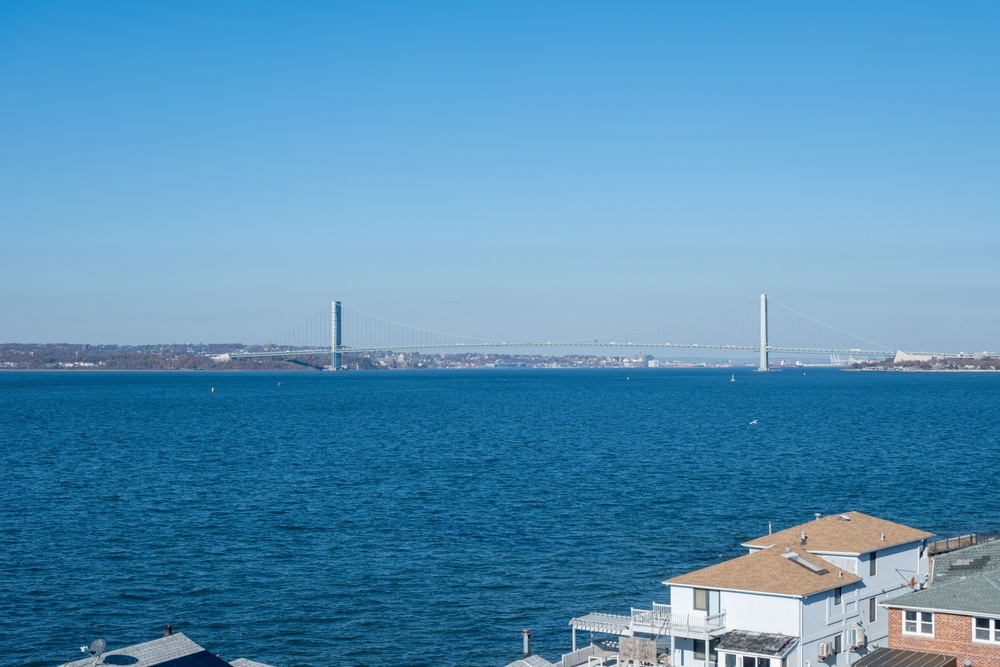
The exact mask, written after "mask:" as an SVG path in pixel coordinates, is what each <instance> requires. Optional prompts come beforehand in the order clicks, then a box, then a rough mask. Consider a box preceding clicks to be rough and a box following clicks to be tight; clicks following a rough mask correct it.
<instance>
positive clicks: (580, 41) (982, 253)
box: [0, 1, 1000, 351]
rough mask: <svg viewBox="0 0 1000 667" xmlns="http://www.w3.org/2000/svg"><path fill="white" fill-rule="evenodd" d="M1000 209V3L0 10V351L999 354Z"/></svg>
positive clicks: (42, 6) (12, 5) (102, 5)
mask: <svg viewBox="0 0 1000 667" xmlns="http://www.w3.org/2000/svg"><path fill="white" fill-rule="evenodd" d="M998 214H1000V3H996V2H961V3H951V2H940V3H925V2H912V1H908V2H899V3H892V2H880V3H869V2H856V3H850V2H845V3H840V2H838V3H801V2H796V3H778V2H773V3H746V2H730V3H725V2H718V3H704V2H697V3H696V2H648V3H646V2H604V3H592V2H583V1H574V2H565V3H560V2H550V3H546V2H495V3H494V2H465V3H439V2H398V3H396V2H351V3H335V2H316V3H309V2H270V3H253V2H246V1H242V2H232V3H227V2H207V3H206V2H161V3H149V2H99V3H80V2H66V3H60V2H18V1H10V2H4V3H2V4H0V229H2V243H3V251H2V260H0V342H81V343H82V342H86V343H152V342H224V341H242V342H248V343H249V342H254V341H257V340H261V339H263V338H265V337H267V336H268V335H269V334H271V333H274V332H277V331H280V330H282V329H284V328H286V327H287V326H289V325H291V324H294V323H295V322H298V321H300V320H302V319H304V318H306V317H308V316H309V315H312V314H313V313H316V312H318V311H320V310H321V309H323V308H324V307H326V306H328V305H329V302H330V301H331V300H332V299H339V300H341V301H342V302H343V303H344V305H345V306H349V307H351V308H354V309H357V310H362V311H365V312H368V313H373V314H377V315H381V316H385V317H387V318H389V319H392V320H396V321H400V322H406V323H408V324H413V325H415V326H420V327H423V328H427V329H432V330H435V331H446V332H450V333H456V334H464V335H470V336H484V337H497V338H505V339H520V340H524V339H536V340H537V339H543V340H560V339H566V338H581V337H587V336H591V335H593V336H597V335H605V334H607V333H609V332H612V333H613V332H615V331H635V330H639V329H644V328H651V327H656V326H661V325H667V324H671V323H676V322H681V321H685V320H688V319H691V318H693V317H697V316H701V315H706V314H710V313H714V312H717V311H720V310H724V309H726V308H728V307H731V306H734V305H739V304H742V303H746V302H748V301H751V300H753V299H755V298H756V297H757V295H759V294H760V293H761V292H767V293H768V294H769V296H771V297H772V298H774V299H775V300H777V301H779V302H781V303H782V304H785V305H788V306H791V307H793V308H795V309H796V310H798V311H800V312H803V313H806V314H808V315H810V316H812V317H815V318H816V319H818V320H821V321H823V322H827V323H830V324H833V325H836V326H837V327H839V328H841V329H844V330H846V331H849V332H851V333H854V334H857V335H859V336H862V337H864V338H867V339H871V340H875V341H877V342H881V343H884V344H886V345H891V346H898V347H902V348H904V349H911V350H944V351H958V350H965V351H969V350H984V349H990V350H997V349H1000V215H998Z"/></svg>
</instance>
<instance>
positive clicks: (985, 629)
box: [972, 618, 1000, 644]
mask: <svg viewBox="0 0 1000 667" xmlns="http://www.w3.org/2000/svg"><path fill="white" fill-rule="evenodd" d="M972 638H973V639H974V640H975V641H977V642H992V643H994V644H998V643H1000V618H976V619H973V631H972Z"/></svg>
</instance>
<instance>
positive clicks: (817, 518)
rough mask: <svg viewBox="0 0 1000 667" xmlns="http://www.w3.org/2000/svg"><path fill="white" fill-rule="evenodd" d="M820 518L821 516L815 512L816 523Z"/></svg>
mask: <svg viewBox="0 0 1000 667" xmlns="http://www.w3.org/2000/svg"><path fill="white" fill-rule="evenodd" d="M821 516H823V515H822V514H820V513H819V512H816V520H817V521H819V518H820V517H821Z"/></svg>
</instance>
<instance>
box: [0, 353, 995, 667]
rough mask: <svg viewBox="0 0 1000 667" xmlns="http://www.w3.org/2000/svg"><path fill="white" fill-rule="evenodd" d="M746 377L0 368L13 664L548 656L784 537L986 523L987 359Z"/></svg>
mask: <svg viewBox="0 0 1000 667" xmlns="http://www.w3.org/2000/svg"><path fill="white" fill-rule="evenodd" d="M731 374H732V369H637V370H623V369H616V370H526V369H525V370H521V369H518V370H499V369H498V370H465V371H403V372H367V373H350V372H345V373H307V372H299V373H225V374H222V373H219V374H215V373H197V372H193V373H183V372H175V373H97V372H94V373H90V372H44V373H20V372H9V373H0V664H3V665H8V664H9V665H29V666H32V667H42V666H53V665H58V664H61V663H62V662H65V661H68V660H73V659H77V658H79V657H80V653H79V649H78V647H79V646H80V645H82V644H86V643H89V642H90V641H91V640H92V639H93V638H95V637H98V636H101V637H104V638H105V639H107V641H108V645H109V648H111V649H113V648H116V647H121V646H124V645H128V644H133V643H137V642H142V641H147V640H150V639H154V638H156V637H158V636H160V635H161V634H162V629H163V626H164V625H166V624H168V623H169V624H172V625H173V627H174V629H175V631H182V632H185V633H186V634H187V635H188V636H189V637H190V638H191V639H193V640H194V641H196V642H198V643H199V644H201V645H202V646H204V647H206V648H208V649H209V650H211V651H213V652H215V653H218V654H220V655H221V656H222V657H223V658H224V659H226V660H233V659H235V658H237V657H248V658H252V659H255V660H259V661H262V662H265V663H268V664H273V665H276V666H277V667H297V666H304V665H311V666H317V667H318V666H321V665H358V666H361V665H372V666H374V665H402V666H405V665H414V666H421V665H435V666H438V665H440V666H442V667H457V666H460V665H482V666H484V667H498V666H501V665H505V664H507V663H508V662H510V661H512V660H514V659H516V658H518V657H520V651H521V638H520V630H521V629H523V628H530V629H531V630H532V639H533V647H534V649H535V652H537V653H539V654H541V655H542V656H543V657H547V658H549V659H551V660H557V659H558V658H559V655H560V654H561V653H563V652H568V651H569V647H570V646H569V645H570V630H569V626H568V621H569V619H570V618H572V617H573V616H577V615H582V614H585V613H588V612H591V611H605V612H611V613H623V614H624V613H628V610H629V608H630V607H646V608H648V607H649V605H650V603H651V602H653V601H656V602H668V601H669V600H667V597H666V594H665V593H666V591H665V587H664V586H663V585H662V584H661V583H660V582H661V581H662V580H664V579H666V578H668V577H672V576H676V575H679V574H681V573H684V572H687V571H690V570H692V569H695V568H699V567H704V566H707V565H711V564H713V563H716V562H718V561H720V560H721V559H723V558H728V557H732V556H736V555H739V554H740V553H742V552H743V550H742V549H741V548H740V547H739V544H740V542H741V541H745V540H748V539H752V538H754V537H758V536H760V535H763V534H766V533H767V531H768V526H769V525H772V526H773V527H774V529H775V530H778V529H782V528H786V527H788V526H791V525H794V524H797V523H801V522H805V521H808V520H810V519H812V518H813V515H814V513H816V512H820V513H823V514H828V513H834V512H843V511H848V510H857V511H861V512H866V513H869V514H873V515H876V516H880V517H883V518H886V519H890V520H893V521H898V522H901V523H905V524H907V525H911V526H914V527H917V528H921V529H925V530H929V531H932V532H935V533H939V534H942V535H954V534H958V533H964V532H975V531H982V530H998V529H1000V512H998V510H997V507H998V495H1000V494H998V483H1000V400H998V389H1000V375H997V374H990V373H877V372H872V373H861V372H854V373H849V372H841V371H837V370H828V369H813V368H807V369H786V370H784V371H782V372H777V373H756V372H751V371H750V370H749V369H742V370H736V372H735V376H734V377H735V379H736V381H735V382H731V381H730V376H731ZM754 420H756V423H754V424H751V422H752V421H754Z"/></svg>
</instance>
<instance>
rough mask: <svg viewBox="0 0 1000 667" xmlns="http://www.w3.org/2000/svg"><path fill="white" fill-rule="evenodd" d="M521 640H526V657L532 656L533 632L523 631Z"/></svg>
mask: <svg viewBox="0 0 1000 667" xmlns="http://www.w3.org/2000/svg"><path fill="white" fill-rule="evenodd" d="M521 638H522V639H523V640H524V657H525V658H527V657H529V656H530V655H531V630H521Z"/></svg>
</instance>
